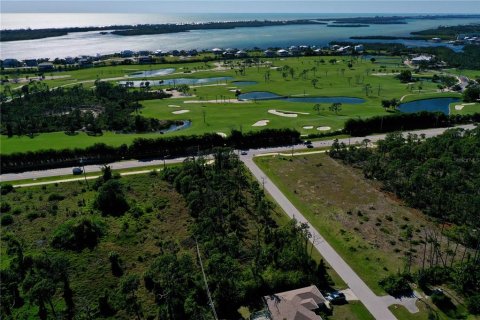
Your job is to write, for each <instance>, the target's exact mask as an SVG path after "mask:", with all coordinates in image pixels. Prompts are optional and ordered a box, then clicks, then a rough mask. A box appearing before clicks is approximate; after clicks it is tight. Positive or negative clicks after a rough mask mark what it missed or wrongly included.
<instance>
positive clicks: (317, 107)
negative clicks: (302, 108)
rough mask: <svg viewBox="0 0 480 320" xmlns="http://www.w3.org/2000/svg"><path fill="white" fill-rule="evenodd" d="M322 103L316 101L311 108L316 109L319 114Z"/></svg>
mask: <svg viewBox="0 0 480 320" xmlns="http://www.w3.org/2000/svg"><path fill="white" fill-rule="evenodd" d="M321 107H322V105H321V104H320V103H317V104H315V105H314V106H313V110H315V111H317V113H318V114H320V108H321Z"/></svg>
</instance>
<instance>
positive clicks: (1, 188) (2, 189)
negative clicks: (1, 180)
mask: <svg viewBox="0 0 480 320" xmlns="http://www.w3.org/2000/svg"><path fill="white" fill-rule="evenodd" d="M14 190H15V189H14V188H13V186H12V185H11V184H9V183H5V184H2V185H0V193H1V194H2V196H4V195H6V194H8V193H10V192H12V191H14Z"/></svg>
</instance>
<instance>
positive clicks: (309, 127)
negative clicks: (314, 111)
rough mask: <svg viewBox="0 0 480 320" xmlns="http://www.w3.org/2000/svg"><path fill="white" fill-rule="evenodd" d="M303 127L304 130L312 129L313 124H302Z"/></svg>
mask: <svg viewBox="0 0 480 320" xmlns="http://www.w3.org/2000/svg"><path fill="white" fill-rule="evenodd" d="M303 129H304V130H312V129H313V126H304V127H303Z"/></svg>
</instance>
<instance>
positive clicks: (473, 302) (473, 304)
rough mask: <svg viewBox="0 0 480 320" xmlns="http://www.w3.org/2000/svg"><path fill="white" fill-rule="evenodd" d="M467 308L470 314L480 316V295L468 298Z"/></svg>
mask: <svg viewBox="0 0 480 320" xmlns="http://www.w3.org/2000/svg"><path fill="white" fill-rule="evenodd" d="M467 308H468V311H469V312H470V313H473V314H480V293H479V294H475V295H472V296H470V297H467Z"/></svg>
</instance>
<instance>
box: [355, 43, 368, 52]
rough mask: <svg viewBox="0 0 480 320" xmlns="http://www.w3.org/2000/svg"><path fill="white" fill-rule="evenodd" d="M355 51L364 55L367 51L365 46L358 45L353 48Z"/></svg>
mask: <svg viewBox="0 0 480 320" xmlns="http://www.w3.org/2000/svg"><path fill="white" fill-rule="evenodd" d="M353 50H354V51H355V52H356V53H362V52H363V51H364V50H365V48H364V46H363V44H358V45H356V46H355V47H353Z"/></svg>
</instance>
